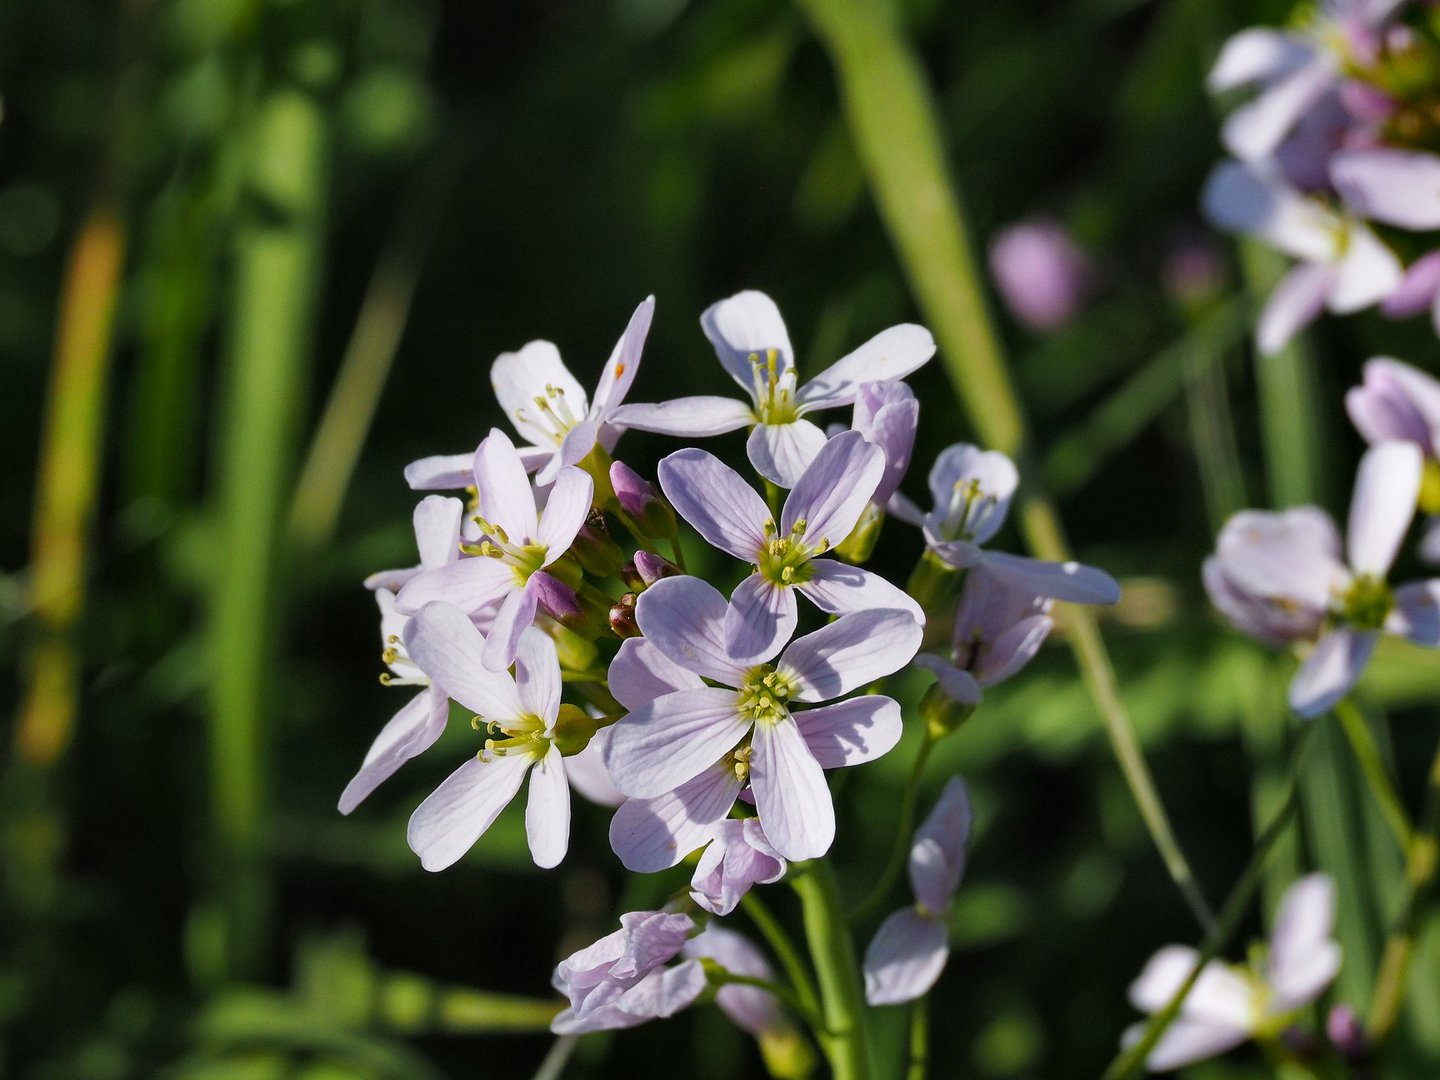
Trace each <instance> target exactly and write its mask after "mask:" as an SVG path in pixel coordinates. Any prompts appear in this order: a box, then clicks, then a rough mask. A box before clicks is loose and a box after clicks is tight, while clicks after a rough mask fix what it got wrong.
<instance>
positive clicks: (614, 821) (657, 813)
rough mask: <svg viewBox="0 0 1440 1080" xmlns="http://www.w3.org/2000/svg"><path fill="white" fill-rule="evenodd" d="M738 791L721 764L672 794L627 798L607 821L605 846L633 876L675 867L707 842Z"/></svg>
mask: <svg viewBox="0 0 1440 1080" xmlns="http://www.w3.org/2000/svg"><path fill="white" fill-rule="evenodd" d="M624 722H625V721H623V720H622V721H621V723H622V724H623V723H624ZM740 787H741V784H740V780H739V778H738V777H737V776H736V775H735V770H734V768H733V767H732V766H730V765H728V764H726V763H725V762H723V761H722V762H721V763H719V764H718V765H713V766H711V767H710V768H708V769H705V770H704V771H703V772H701V773H700V774H699V775H697V776H695V777H693V778H692V779H690V780H687V781H686V782H685V783H683V784H681V785H680V786H679V787H677V788H676V789H675V790H674V791H669V792H666V793H665V794H663V795H659V796H656V797H655V798H653V799H630V800H628V801H627V802H626V803H625V804H624V805H623V806H621V807H620V809H619V810H617V811H615V816H614V817H613V818H611V819H610V847H611V848H612V849H613V850H614V852H615V854H616V855H618V856H619V857H620V861H621V862H622V863H624V864H625V868H626V869H627V870H632V871H634V872H635V873H637V874H654V873H658V872H659V871H661V870H667V869H669V868H670V867H672V866H676V865H678V864H679V863H680V861H681V860H683V859H684V858H685V856H687V855H689V854H690V853H691V852H692V851H694V850H695V849H696V848H698V847H700V846H702V845H703V844H705V843H707V842H709V840H710V838H711V837H712V836H713V835H714V834H715V827H716V826H717V825H719V824H720V822H722V821H724V820H725V817H726V815H727V814H729V813H730V809H731V807H733V806H734V805H735V799H736V797H737V796H739V794H740Z"/></svg>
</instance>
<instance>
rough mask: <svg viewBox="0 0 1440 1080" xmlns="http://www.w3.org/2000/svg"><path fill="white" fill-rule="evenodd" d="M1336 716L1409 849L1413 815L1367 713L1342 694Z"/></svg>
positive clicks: (1392, 826)
mask: <svg viewBox="0 0 1440 1080" xmlns="http://www.w3.org/2000/svg"><path fill="white" fill-rule="evenodd" d="M1335 716H1336V718H1337V719H1338V720H1339V721H1340V727H1341V728H1342V729H1343V730H1344V732H1345V737H1346V738H1347V739H1349V740H1350V748H1351V749H1352V750H1353V751H1354V752H1355V760H1356V761H1357V762H1358V763H1359V765H1360V771H1361V772H1362V773H1364V775H1365V782H1366V783H1367V784H1368V785H1369V786H1370V793H1371V794H1372V795H1374V796H1375V801H1376V802H1377V803H1379V804H1380V812H1381V813H1382V814H1383V815H1384V816H1385V823H1386V824H1387V825H1389V826H1390V831H1391V832H1393V833H1394V834H1395V839H1396V841H1397V842H1398V843H1399V845H1400V850H1401V851H1409V850H1410V847H1411V840H1412V837H1413V829H1412V828H1411V826H1410V818H1409V815H1407V814H1406V813H1405V806H1404V804H1403V803H1402V802H1401V801H1400V796H1399V794H1398V793H1397V792H1396V791H1395V784H1394V782H1393V781H1392V780H1391V779H1390V772H1389V770H1388V769H1387V768H1386V767H1385V761H1384V759H1383V758H1382V757H1381V756H1380V747H1379V746H1378V745H1377V744H1376V742H1375V735H1374V733H1373V732H1372V731H1371V730H1370V725H1369V724H1367V723H1366V722H1365V716H1364V714H1363V713H1361V711H1360V709H1359V708H1358V707H1357V706H1356V705H1355V702H1354V701H1352V700H1351V699H1350V698H1342V699H1341V700H1340V701H1339V703H1337V704H1336V706H1335Z"/></svg>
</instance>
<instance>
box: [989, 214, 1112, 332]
mask: <svg viewBox="0 0 1440 1080" xmlns="http://www.w3.org/2000/svg"><path fill="white" fill-rule="evenodd" d="M990 275H991V277H993V278H994V279H995V287H996V288H997V289H998V290H999V291H1000V296H1001V299H1003V300H1004V301H1005V306H1006V307H1008V308H1009V309H1010V313H1011V314H1012V315H1014V316H1015V318H1016V319H1018V320H1019V321H1020V322H1022V323H1024V324H1025V325H1026V326H1028V327H1029V328H1030V329H1032V330H1036V331H1045V330H1054V329H1056V328H1058V327H1060V326H1063V325H1064V324H1065V323H1067V322H1069V321H1070V320H1071V319H1073V318H1074V317H1075V315H1076V314H1077V313H1078V312H1079V310H1080V306H1081V304H1082V303H1083V302H1084V300H1085V297H1086V295H1087V294H1088V293H1089V291H1090V286H1091V282H1092V278H1093V276H1094V274H1093V269H1092V267H1091V264H1090V260H1089V258H1088V257H1087V256H1086V255H1085V253H1084V252H1083V251H1081V250H1080V249H1079V248H1078V247H1076V245H1075V242H1074V241H1073V240H1071V239H1070V236H1069V234H1068V233H1066V231H1065V229H1064V228H1063V227H1062V226H1061V225H1060V223H1059V222H1056V221H1052V220H1049V219H1044V218H1036V219H1034V220H1031V221H1024V222H1021V223H1019V224H1017V225H1011V226H1009V227H1008V228H1005V229H1002V230H1001V231H1000V232H999V233H997V234H996V235H995V238H994V239H993V240H991V242H990Z"/></svg>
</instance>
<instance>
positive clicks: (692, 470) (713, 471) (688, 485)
mask: <svg viewBox="0 0 1440 1080" xmlns="http://www.w3.org/2000/svg"><path fill="white" fill-rule="evenodd" d="M657 472H658V475H659V478H660V488H661V490H662V491H664V492H665V497H666V498H667V499H669V500H670V503H671V505H672V506H674V507H675V512H676V513H677V514H679V515H680V516H681V517H682V518H684V519H685V520H686V521H688V522H689V523H690V525H691V526H693V527H694V529H695V531H696V532H698V533H699V534H700V535H701V536H703V537H704V538H705V541H706V543H708V544H710V545H712V546H713V547H717V548H719V549H720V550H721V551H724V552H727V553H728V554H730V555H734V556H735V557H736V558H737V559H743V560H745V561H747V562H752V561H755V560H756V559H758V558H759V552H760V550H761V549H762V548H763V547H764V546H765V544H766V541H767V539H768V537H767V536H766V533H765V526H766V525H767V524H768V523H769V522H770V520H771V518H770V509H769V507H767V506H766V505H765V500H764V499H762V498H761V497H760V496H759V494H757V493H756V491H755V489H754V488H752V487H751V486H750V485H749V484H747V483H746V482H745V480H744V478H743V477H741V475H740V474H739V473H737V472H736V471H735V470H734V469H732V468H730V466H728V465H726V464H725V463H724V462H723V461H721V460H720V459H719V458H717V457H716V456H715V455H714V454H710V453H706V452H705V451H704V450H699V449H696V448H695V447H688V448H686V449H684V450H677V451H675V453H673V454H671V455H669V456H668V457H666V458H664V459H663V460H662V461H661V462H660V466H659V469H658V470H657Z"/></svg>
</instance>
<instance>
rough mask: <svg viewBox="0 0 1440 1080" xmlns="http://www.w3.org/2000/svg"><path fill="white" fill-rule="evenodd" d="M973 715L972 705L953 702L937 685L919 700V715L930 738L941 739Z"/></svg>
mask: <svg viewBox="0 0 1440 1080" xmlns="http://www.w3.org/2000/svg"><path fill="white" fill-rule="evenodd" d="M974 714H975V706H974V705H962V704H961V703H960V702H958V701H956V700H954V699H953V698H952V697H950V695H949V694H947V693H945V691H944V690H943V689H942V688H941V687H940V685H939V684H938V683H937V684H935V685H932V686H931V687H930V689H928V690H926V691H925V696H924V697H923V698H921V699H920V715H921V716H922V717H924V719H925V726H926V728H928V729H929V732H930V737H931V738H934V739H939V738H943V737H944V736H946V735H949V734H950V733H951V732H952V731H956V730H957V729H959V727H960V725H961V724H963V723H965V721H966V720H969V719H970V717H971V716H973V715H974Z"/></svg>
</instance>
